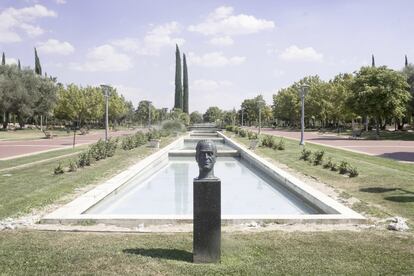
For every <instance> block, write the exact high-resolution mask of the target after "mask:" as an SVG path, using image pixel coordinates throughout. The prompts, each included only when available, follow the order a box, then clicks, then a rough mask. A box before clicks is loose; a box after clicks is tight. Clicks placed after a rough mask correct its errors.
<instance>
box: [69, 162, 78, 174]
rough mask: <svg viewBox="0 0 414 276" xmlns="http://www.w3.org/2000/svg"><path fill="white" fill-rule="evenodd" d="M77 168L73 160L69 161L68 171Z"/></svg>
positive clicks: (74, 170)
mask: <svg viewBox="0 0 414 276" xmlns="http://www.w3.org/2000/svg"><path fill="white" fill-rule="evenodd" d="M77 170H78V165H76V162H75V161H74V160H70V161H69V171H70V172H76V171H77Z"/></svg>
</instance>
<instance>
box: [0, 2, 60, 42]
mask: <svg viewBox="0 0 414 276" xmlns="http://www.w3.org/2000/svg"><path fill="white" fill-rule="evenodd" d="M56 16H57V14H56V13H55V12H54V11H52V10H49V9H47V8H46V7H44V6H42V5H34V6H32V7H26V8H21V9H15V8H7V9H5V10H3V11H2V12H1V13H0V42H3V43H11V42H19V41H22V38H21V35H20V32H23V33H25V34H26V35H27V36H29V37H35V36H39V35H41V34H43V33H44V30H43V29H42V28H41V27H39V26H37V25H35V24H34V21H36V19H38V18H42V17H56Z"/></svg>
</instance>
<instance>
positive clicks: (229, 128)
mask: <svg viewBox="0 0 414 276" xmlns="http://www.w3.org/2000/svg"><path fill="white" fill-rule="evenodd" d="M226 130H227V131H231V132H234V126H232V125H228V126H226Z"/></svg>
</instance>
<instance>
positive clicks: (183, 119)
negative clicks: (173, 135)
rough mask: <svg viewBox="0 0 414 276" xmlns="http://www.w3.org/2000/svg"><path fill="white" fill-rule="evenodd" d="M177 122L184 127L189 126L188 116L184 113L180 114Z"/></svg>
mask: <svg viewBox="0 0 414 276" xmlns="http://www.w3.org/2000/svg"><path fill="white" fill-rule="evenodd" d="M179 120H180V121H181V122H182V123H183V124H184V125H186V126H188V125H189V124H190V116H189V115H188V114H187V113H185V112H183V113H181V114H180V117H179Z"/></svg>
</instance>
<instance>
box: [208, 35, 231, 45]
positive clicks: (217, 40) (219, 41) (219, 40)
mask: <svg viewBox="0 0 414 276" xmlns="http://www.w3.org/2000/svg"><path fill="white" fill-rule="evenodd" d="M209 42H210V44H212V45H215V46H230V45H233V43H234V40H233V39H232V38H231V37H229V36H221V37H213V38H212V39H210V41H209Z"/></svg>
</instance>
